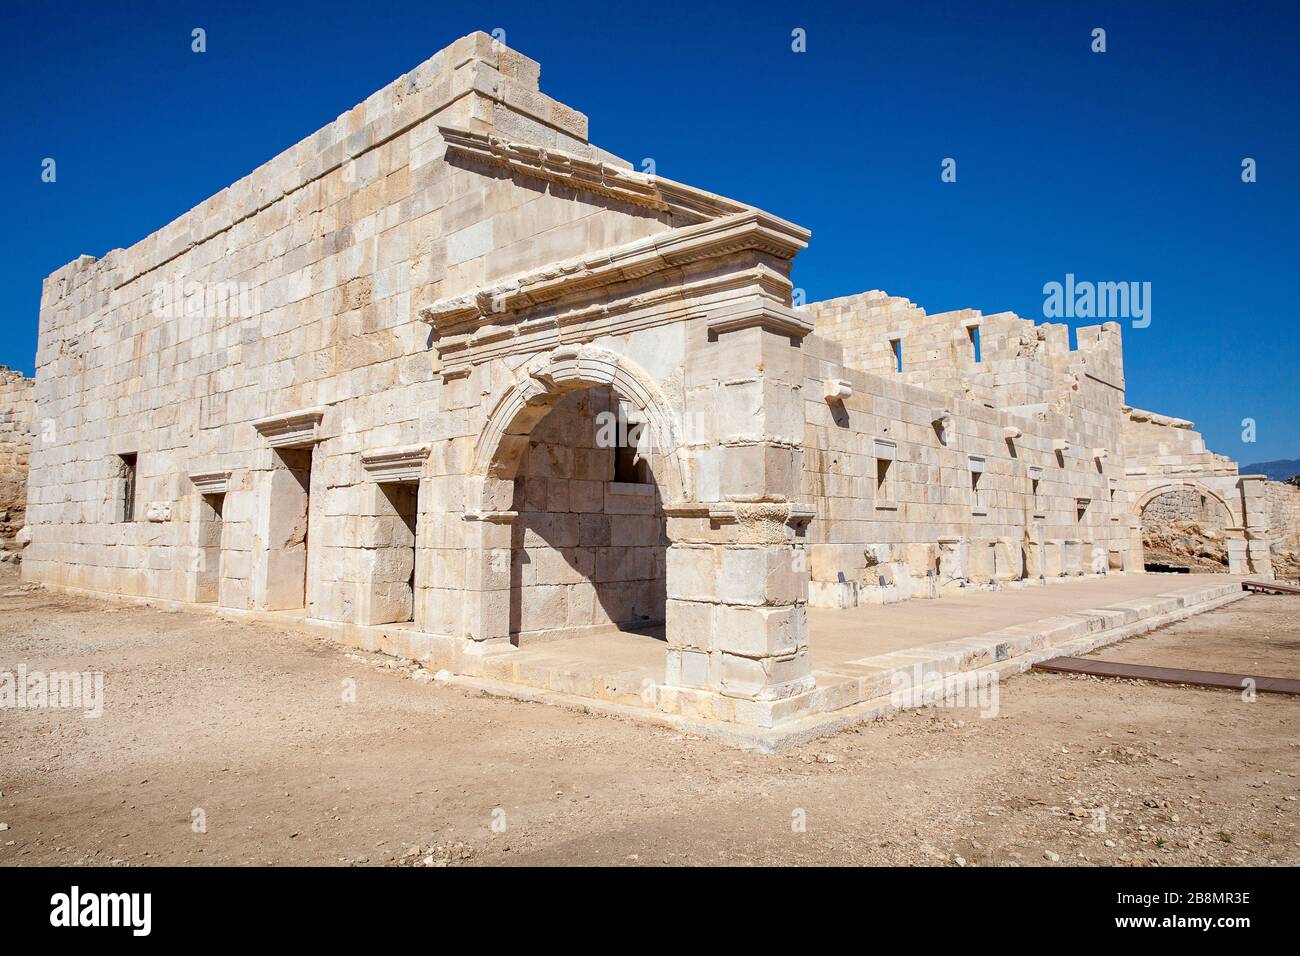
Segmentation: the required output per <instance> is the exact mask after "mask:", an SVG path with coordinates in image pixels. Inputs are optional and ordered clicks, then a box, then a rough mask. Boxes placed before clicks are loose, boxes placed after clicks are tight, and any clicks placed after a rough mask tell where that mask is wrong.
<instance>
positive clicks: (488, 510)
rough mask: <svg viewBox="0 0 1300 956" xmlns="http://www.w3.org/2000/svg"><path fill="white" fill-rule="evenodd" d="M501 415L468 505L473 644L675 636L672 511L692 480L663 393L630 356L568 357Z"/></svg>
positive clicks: (490, 429) (598, 352) (550, 358)
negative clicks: (640, 632)
mask: <svg viewBox="0 0 1300 956" xmlns="http://www.w3.org/2000/svg"><path fill="white" fill-rule="evenodd" d="M489 408H490V411H489V414H488V420H487V423H486V425H485V427H484V429H483V431H482V433H481V435H480V437H479V440H478V443H477V446H476V448H475V453H474V461H473V464H472V467H471V469H470V475H469V487H468V489H467V496H466V499H467V500H466V512H465V515H464V518H465V522H466V549H467V555H466V562H467V572H468V579H469V585H470V586H469V588H468V589H467V591H466V614H465V636H467V637H471V638H474V639H475V640H477V641H481V642H482V641H487V642H504V641H511V642H516V643H517V642H527V641H530V640H545V639H550V638H556V637H565V636H569V635H572V634H576V633H581V632H582V631H583V629H590V628H607V627H608V628H618V627H637V628H647V627H654V626H657V625H661V624H662V623H663V622H664V619H665V610H664V606H665V595H666V588H667V578H668V564H669V562H668V560H667V548H668V546H669V542H668V539H667V529H666V511H667V510H668V509H669V508H670V507H671V506H673V505H678V506H679V505H680V504H681V502H683V501H684V500H686V492H685V488H686V487H687V475H688V474H689V472H688V470H687V469H686V468H685V467H684V465H685V463H686V461H687V458H686V456H685V454H684V453H683V449H682V448H681V447H680V443H679V442H678V439H677V436H678V434H679V431H680V430H679V428H678V427H677V422H676V417H675V415H674V413H673V411H672V409H671V407H670V406H669V405H668V403H667V401H666V399H665V398H664V396H663V394H662V393H661V391H660V390H659V388H658V386H657V385H656V384H655V383H654V382H653V381H652V380H651V379H650V378H649V376H648V375H646V374H645V373H644V371H643V370H641V369H640V368H639V367H637V366H636V365H635V364H633V363H632V362H630V361H629V360H628V359H626V358H625V357H623V356H619V355H617V354H615V353H613V352H609V351H607V350H605V349H600V348H596V347H594V346H589V345H587V346H572V347H564V346H562V347H560V348H558V349H555V350H554V351H553V352H549V353H543V354H540V355H537V356H535V357H534V358H533V359H531V360H530V361H529V362H527V363H525V365H524V366H522V367H521V368H519V369H518V370H516V373H515V375H514V377H513V380H512V382H511V384H510V385H509V386H508V387H507V388H506V389H504V391H503V392H502V393H501V394H500V395H498V396H496V397H495V398H494V400H493V401H492V402H491V404H490V405H489ZM621 469H625V470H626V473H623V471H621ZM620 479H624V480H620Z"/></svg>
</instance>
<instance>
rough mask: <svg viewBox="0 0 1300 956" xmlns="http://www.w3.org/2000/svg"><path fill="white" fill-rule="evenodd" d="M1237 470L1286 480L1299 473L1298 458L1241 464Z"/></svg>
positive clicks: (1244, 473) (1246, 473)
mask: <svg viewBox="0 0 1300 956" xmlns="http://www.w3.org/2000/svg"><path fill="white" fill-rule="evenodd" d="M1237 470H1238V471H1240V472H1241V473H1242V474H1243V475H1268V476H1269V477H1270V478H1272V479H1273V480H1274V481H1286V480H1287V479H1288V478H1290V477H1292V476H1293V475H1300V458H1280V459H1278V460H1277V461H1261V462H1259V463H1258V464H1255V465H1242V466H1241V467H1240V468H1238V469H1237Z"/></svg>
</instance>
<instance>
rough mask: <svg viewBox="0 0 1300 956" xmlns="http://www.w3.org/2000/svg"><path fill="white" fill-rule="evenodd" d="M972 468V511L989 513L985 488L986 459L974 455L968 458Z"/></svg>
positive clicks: (974, 512) (981, 513) (980, 513)
mask: <svg viewBox="0 0 1300 956" xmlns="http://www.w3.org/2000/svg"><path fill="white" fill-rule="evenodd" d="M967 464H968V467H969V468H970V497H971V512H972V513H973V514H977V515H983V514H988V510H989V506H988V500H987V498H986V496H985V488H984V465H985V462H984V459H982V458H975V457H974V456H972V457H971V458H969V459H968V460H967Z"/></svg>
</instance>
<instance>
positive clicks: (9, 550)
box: [0, 365, 34, 562]
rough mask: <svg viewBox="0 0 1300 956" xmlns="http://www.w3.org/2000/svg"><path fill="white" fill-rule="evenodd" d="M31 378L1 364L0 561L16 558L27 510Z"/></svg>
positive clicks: (10, 560)
mask: <svg viewBox="0 0 1300 956" xmlns="http://www.w3.org/2000/svg"><path fill="white" fill-rule="evenodd" d="M33 385H34V382H33V380H32V379H30V378H25V377H24V376H23V374H22V373H21V372H15V371H13V370H11V369H8V368H6V367H5V366H3V365H0V562H15V561H18V560H19V557H20V554H21V551H20V550H19V544H18V541H17V538H18V535H19V532H21V531H22V528H23V523H24V520H25V515H26V513H27V456H28V452H29V450H30V448H31V426H32V386H33Z"/></svg>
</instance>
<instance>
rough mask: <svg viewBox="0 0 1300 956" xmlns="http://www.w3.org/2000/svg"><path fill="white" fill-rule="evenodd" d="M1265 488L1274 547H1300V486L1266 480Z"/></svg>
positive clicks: (1292, 548)
mask: <svg viewBox="0 0 1300 956" xmlns="http://www.w3.org/2000/svg"><path fill="white" fill-rule="evenodd" d="M1264 488H1265V494H1266V495H1267V501H1268V524H1269V528H1270V529H1271V530H1272V532H1273V543H1274V549H1275V550H1277V549H1284V550H1288V551H1294V550H1297V549H1300V488H1297V487H1296V486H1295V485H1288V484H1287V483H1286V482H1283V481H1269V482H1265V484H1264Z"/></svg>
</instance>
